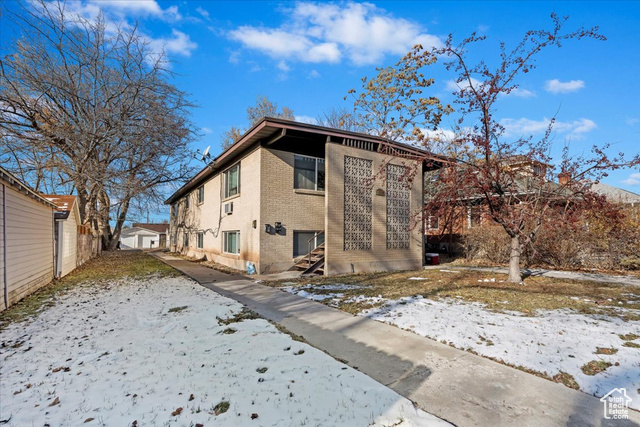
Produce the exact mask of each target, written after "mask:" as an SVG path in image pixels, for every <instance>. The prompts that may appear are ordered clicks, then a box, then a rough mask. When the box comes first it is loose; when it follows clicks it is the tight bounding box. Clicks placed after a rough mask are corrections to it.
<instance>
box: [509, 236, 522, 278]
mask: <svg viewBox="0 0 640 427" xmlns="http://www.w3.org/2000/svg"><path fill="white" fill-rule="evenodd" d="M521 254H522V247H521V245H520V236H513V237H511V257H510V258H509V282H512V283H521V282H522V275H521V274H520V255H521Z"/></svg>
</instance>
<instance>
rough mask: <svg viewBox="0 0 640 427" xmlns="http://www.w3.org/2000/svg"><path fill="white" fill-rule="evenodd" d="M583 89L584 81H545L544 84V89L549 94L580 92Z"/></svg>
mask: <svg viewBox="0 0 640 427" xmlns="http://www.w3.org/2000/svg"><path fill="white" fill-rule="evenodd" d="M583 87H584V81H582V80H570V81H568V82H561V81H560V80H558V79H553V80H547V81H546V83H545V84H544V89H545V90H546V91H547V92H551V93H555V94H558V93H569V92H575V91H577V90H580V89H582V88H583Z"/></svg>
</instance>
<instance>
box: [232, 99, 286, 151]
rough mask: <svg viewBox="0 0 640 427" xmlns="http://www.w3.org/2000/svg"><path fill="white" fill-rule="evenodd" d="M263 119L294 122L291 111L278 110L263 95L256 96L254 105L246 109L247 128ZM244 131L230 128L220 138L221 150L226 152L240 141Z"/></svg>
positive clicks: (276, 105)
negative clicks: (270, 118) (269, 118)
mask: <svg viewBox="0 0 640 427" xmlns="http://www.w3.org/2000/svg"><path fill="white" fill-rule="evenodd" d="M263 117H273V118H280V119H286V120H295V116H294V115H293V110H292V109H290V108H288V107H282V109H279V108H278V104H277V103H275V102H271V101H270V100H269V98H267V97H266V96H264V95H258V97H257V98H256V105H254V106H249V107H247V120H248V121H249V126H253V125H255V124H256V123H258V122H259V121H260V120H262V118H263ZM245 131H246V130H242V129H240V128H238V127H235V126H232V127H231V129H229V130H228V131H226V132H224V133H223V134H222V137H221V138H220V145H221V146H222V149H223V150H226V149H227V148H229V147H231V146H232V145H233V144H234V143H235V142H236V141H238V140H239V139H240V137H241V136H242V134H243V133H244V132H245Z"/></svg>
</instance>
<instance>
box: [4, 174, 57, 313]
mask: <svg viewBox="0 0 640 427" xmlns="http://www.w3.org/2000/svg"><path fill="white" fill-rule="evenodd" d="M55 208H56V206H55V205H54V204H53V203H51V202H49V201H48V200H46V199H45V198H43V197H41V196H40V195H38V194H36V193H35V192H34V191H33V190H31V189H30V188H29V187H28V186H26V185H25V184H23V183H22V182H20V181H19V180H18V179H17V178H16V177H14V176H13V175H11V174H10V173H9V172H7V171H6V170H4V169H3V168H0V285H1V286H0V288H1V289H2V292H1V293H2V295H0V310H4V309H5V308H7V307H9V306H10V305H13V304H15V303H16V302H18V301H20V300H21V299H22V298H24V297H26V296H27V295H29V294H31V293H33V292H35V291H36V290H38V289H40V288H41V287H43V286H44V285H46V284H47V283H49V282H51V281H52V280H53V276H54V235H53V231H54V219H53V212H54V209H55Z"/></svg>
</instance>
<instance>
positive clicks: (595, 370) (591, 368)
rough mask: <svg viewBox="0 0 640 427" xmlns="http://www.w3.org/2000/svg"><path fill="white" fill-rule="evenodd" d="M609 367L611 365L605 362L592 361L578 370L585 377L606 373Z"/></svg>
mask: <svg viewBox="0 0 640 427" xmlns="http://www.w3.org/2000/svg"><path fill="white" fill-rule="evenodd" d="M609 366H611V363H609V362H605V361H604V360H592V361H591V362H589V363H587V364H586V365H584V366H582V367H581V368H580V369H582V372H584V373H585V375H597V374H599V373H600V372H604V371H606V370H607V368H608V367H609Z"/></svg>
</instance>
